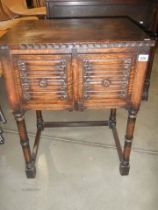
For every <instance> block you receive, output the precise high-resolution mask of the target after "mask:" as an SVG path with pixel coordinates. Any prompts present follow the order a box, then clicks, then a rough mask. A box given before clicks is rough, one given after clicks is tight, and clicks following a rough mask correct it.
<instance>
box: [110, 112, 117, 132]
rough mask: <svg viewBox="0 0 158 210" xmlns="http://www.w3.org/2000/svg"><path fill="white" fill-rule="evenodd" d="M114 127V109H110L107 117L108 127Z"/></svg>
mask: <svg viewBox="0 0 158 210" xmlns="http://www.w3.org/2000/svg"><path fill="white" fill-rule="evenodd" d="M115 127H116V109H111V110H110V117H109V128H111V129H112V128H115Z"/></svg>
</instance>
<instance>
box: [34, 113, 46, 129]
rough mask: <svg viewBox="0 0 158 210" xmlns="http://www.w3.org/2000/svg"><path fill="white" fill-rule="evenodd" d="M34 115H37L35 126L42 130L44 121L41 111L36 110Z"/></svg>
mask: <svg viewBox="0 0 158 210" xmlns="http://www.w3.org/2000/svg"><path fill="white" fill-rule="evenodd" d="M36 117H37V128H38V129H41V130H43V129H44V121H43V117H42V111H40V110H37V111H36Z"/></svg>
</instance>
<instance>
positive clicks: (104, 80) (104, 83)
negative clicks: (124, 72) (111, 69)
mask: <svg viewBox="0 0 158 210" xmlns="http://www.w3.org/2000/svg"><path fill="white" fill-rule="evenodd" d="M110 84H111V81H110V80H109V79H103V80H102V85H103V86H104V87H106V88H107V87H109V86H110Z"/></svg>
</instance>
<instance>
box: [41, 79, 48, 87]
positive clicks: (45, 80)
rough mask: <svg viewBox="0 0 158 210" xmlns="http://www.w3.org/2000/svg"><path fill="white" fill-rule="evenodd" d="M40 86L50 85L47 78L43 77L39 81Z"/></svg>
mask: <svg viewBox="0 0 158 210" xmlns="http://www.w3.org/2000/svg"><path fill="white" fill-rule="evenodd" d="M39 86H40V87H47V86H48V81H47V79H41V80H40V81H39Z"/></svg>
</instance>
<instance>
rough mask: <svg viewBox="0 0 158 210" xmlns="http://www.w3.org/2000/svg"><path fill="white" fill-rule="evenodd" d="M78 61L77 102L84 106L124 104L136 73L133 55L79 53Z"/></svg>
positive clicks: (101, 106) (127, 99) (128, 96)
mask: <svg viewBox="0 0 158 210" xmlns="http://www.w3.org/2000/svg"><path fill="white" fill-rule="evenodd" d="M78 60H79V71H78V72H79V101H80V104H82V105H83V106H84V107H85V108H105V107H110V108H111V107H113V106H114V107H121V106H125V105H127V103H128V102H129V100H130V96H131V92H132V87H133V79H134V76H135V56H134V55H133V54H128V53H127V54H126V53H122V54H121V53H111V54H110V53H108V54H87V55H85V54H81V55H78Z"/></svg>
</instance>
